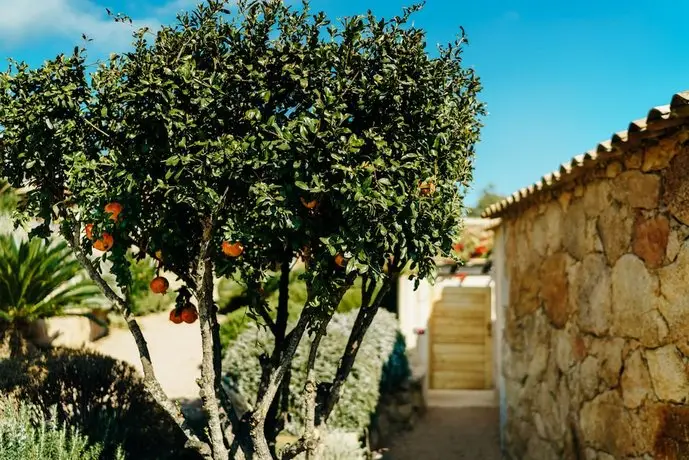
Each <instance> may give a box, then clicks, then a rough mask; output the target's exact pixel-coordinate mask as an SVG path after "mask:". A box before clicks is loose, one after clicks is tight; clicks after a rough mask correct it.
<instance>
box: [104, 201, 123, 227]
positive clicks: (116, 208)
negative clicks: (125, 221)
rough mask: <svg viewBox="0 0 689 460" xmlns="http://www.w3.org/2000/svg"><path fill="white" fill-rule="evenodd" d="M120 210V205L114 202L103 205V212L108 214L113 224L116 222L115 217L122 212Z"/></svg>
mask: <svg viewBox="0 0 689 460" xmlns="http://www.w3.org/2000/svg"><path fill="white" fill-rule="evenodd" d="M122 209H123V208H122V205H121V204H119V203H118V202H116V201H113V202H112V203H108V204H106V205H105V212H106V213H108V214H110V219H111V220H114V221H115V222H117V217H118V216H119V215H120V213H121V212H122Z"/></svg>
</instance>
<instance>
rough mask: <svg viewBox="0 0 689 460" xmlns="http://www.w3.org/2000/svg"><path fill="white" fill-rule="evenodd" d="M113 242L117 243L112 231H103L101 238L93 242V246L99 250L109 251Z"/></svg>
mask: <svg viewBox="0 0 689 460" xmlns="http://www.w3.org/2000/svg"><path fill="white" fill-rule="evenodd" d="M113 244H115V239H114V238H113V237H112V235H111V234H110V233H107V232H103V234H102V235H101V237H100V239H99V240H98V241H96V242H95V243H93V248H94V249H98V250H99V251H103V252H107V251H109V250H110V249H111V248H112V245H113Z"/></svg>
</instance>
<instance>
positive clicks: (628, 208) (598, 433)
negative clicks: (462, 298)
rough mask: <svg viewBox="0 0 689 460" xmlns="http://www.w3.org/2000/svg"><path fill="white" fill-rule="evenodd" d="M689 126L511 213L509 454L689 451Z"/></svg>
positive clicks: (506, 366)
mask: <svg viewBox="0 0 689 460" xmlns="http://www.w3.org/2000/svg"><path fill="white" fill-rule="evenodd" d="M688 138H689V134H687V132H679V133H674V134H673V135H671V136H667V137H665V138H663V139H661V140H656V141H653V144H647V145H642V146H639V147H637V148H636V149H635V150H632V151H629V152H626V153H625V154H624V155H623V156H621V157H619V158H617V159H612V160H610V161H608V162H606V163H602V164H598V165H597V167H596V168H593V169H591V170H590V171H589V173H587V175H586V176H585V177H582V178H581V179H580V180H578V181H577V182H576V183H574V184H572V185H571V187H569V188H568V189H562V190H561V191H559V192H557V193H555V194H553V195H551V196H549V197H548V198H547V199H542V200H541V201H540V202H535V203H534V204H533V205H531V206H530V207H529V208H527V209H523V210H521V211H519V213H518V214H516V215H512V216H507V217H505V218H504V220H503V224H502V225H503V229H504V230H505V232H506V242H505V254H506V262H505V263H506V264H507V273H508V274H509V282H510V286H509V307H508V308H507V312H506V317H505V331H504V344H503V373H504V377H505V392H506V401H507V420H506V425H505V440H506V446H507V451H508V454H509V456H510V457H512V458H515V459H530V460H538V459H553V460H558V459H584V458H585V459H592V460H609V459H613V458H615V459H678V458H689V377H688V369H689V367H688V365H689V342H688V340H689V240H687V238H688V237H689V147H688V146H687V139H688Z"/></svg>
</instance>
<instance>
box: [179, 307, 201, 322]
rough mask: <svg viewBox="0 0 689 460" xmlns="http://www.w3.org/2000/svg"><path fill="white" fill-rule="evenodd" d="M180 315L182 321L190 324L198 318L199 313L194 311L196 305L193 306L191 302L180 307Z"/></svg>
mask: <svg viewBox="0 0 689 460" xmlns="http://www.w3.org/2000/svg"><path fill="white" fill-rule="evenodd" d="M180 316H181V317H182V321H184V322H185V323H187V324H191V323H193V322H195V321H196V320H197V319H199V314H198V312H197V311H196V307H194V306H193V305H191V304H190V305H187V306H186V307H184V308H183V309H182V312H181V313H180Z"/></svg>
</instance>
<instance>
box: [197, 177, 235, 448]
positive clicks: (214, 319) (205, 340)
mask: <svg viewBox="0 0 689 460" xmlns="http://www.w3.org/2000/svg"><path fill="white" fill-rule="evenodd" d="M228 191H229V187H227V188H225V192H224V193H223V195H222V197H221V199H220V203H218V206H217V208H216V209H215V210H214V211H213V213H212V214H211V216H210V218H208V219H207V220H206V221H205V222H204V227H203V236H202V238H201V246H200V248H199V258H198V261H197V264H196V267H197V269H199V273H198V282H197V284H198V285H199V286H200V289H199V290H198V291H197V293H196V295H197V299H198V303H199V305H198V308H199V323H200V328H201V347H202V353H203V356H202V359H201V379H200V382H199V386H200V390H201V391H200V396H201V400H202V401H203V407H204V409H205V410H206V413H207V414H208V419H209V420H208V431H209V437H210V441H211V449H212V450H213V456H214V457H215V458H227V456H228V451H227V448H228V447H229V446H226V445H225V435H224V430H223V428H222V422H221V420H220V401H219V395H218V393H219V392H221V389H222V385H221V381H220V374H221V350H220V340H219V335H220V333H219V327H220V326H219V325H218V316H217V311H216V306H215V302H214V301H213V283H214V280H213V260H212V255H213V251H212V248H211V242H212V241H213V231H214V230H215V225H216V223H217V220H218V215H219V214H220V213H221V212H222V210H223V208H224V207H225V199H226V197H227V193H228Z"/></svg>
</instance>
